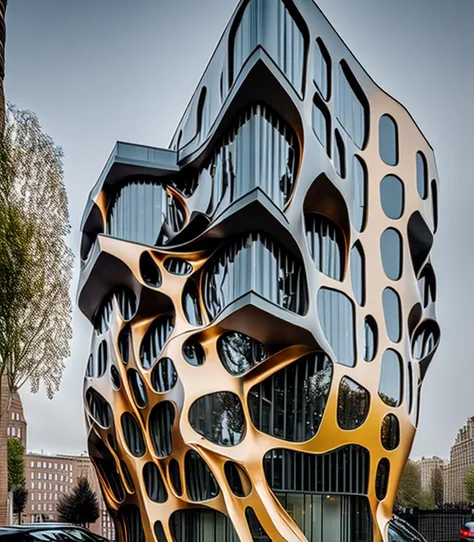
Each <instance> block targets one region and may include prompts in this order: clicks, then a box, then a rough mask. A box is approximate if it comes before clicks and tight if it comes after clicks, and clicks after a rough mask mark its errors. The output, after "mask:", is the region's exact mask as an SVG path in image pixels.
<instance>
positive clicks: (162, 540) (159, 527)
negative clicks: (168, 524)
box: [153, 521, 168, 542]
mask: <svg viewBox="0 0 474 542" xmlns="http://www.w3.org/2000/svg"><path fill="white" fill-rule="evenodd" d="M153 530H154V531H155V536H156V540H157V542H168V539H167V538H166V534H165V530H164V529H163V524H162V523H161V521H155V525H154V527H153Z"/></svg>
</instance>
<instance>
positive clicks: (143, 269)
mask: <svg viewBox="0 0 474 542" xmlns="http://www.w3.org/2000/svg"><path fill="white" fill-rule="evenodd" d="M140 274H141V276H142V279H143V281H144V282H145V284H146V285H148V286H150V287H151V288H159V287H160V286H161V272H160V269H159V267H158V265H157V264H156V262H155V260H154V259H153V257H152V256H151V254H150V253H149V252H144V253H143V254H142V255H141V256H140Z"/></svg>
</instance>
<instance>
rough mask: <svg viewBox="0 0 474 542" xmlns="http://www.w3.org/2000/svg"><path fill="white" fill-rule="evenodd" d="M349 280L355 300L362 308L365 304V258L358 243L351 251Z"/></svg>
mask: <svg viewBox="0 0 474 542" xmlns="http://www.w3.org/2000/svg"><path fill="white" fill-rule="evenodd" d="M351 280H352V290H353V292H354V297H355V300H356V301H357V303H358V304H359V305H361V306H362V305H364V303H365V256H364V251H363V250H362V245H361V244H360V243H359V242H357V243H356V244H355V245H354V246H353V247H352V250H351Z"/></svg>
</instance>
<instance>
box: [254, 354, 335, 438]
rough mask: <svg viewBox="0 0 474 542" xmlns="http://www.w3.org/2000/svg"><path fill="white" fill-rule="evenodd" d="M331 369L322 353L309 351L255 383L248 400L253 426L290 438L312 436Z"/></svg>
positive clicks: (323, 406) (329, 385)
mask: <svg viewBox="0 0 474 542" xmlns="http://www.w3.org/2000/svg"><path fill="white" fill-rule="evenodd" d="M332 373H333V367H332V363H331V361H330V359H329V358H328V357H327V356H326V355H325V354H323V353H317V354H310V355H308V356H305V357H304V358H301V359H299V360H297V361H294V362H293V363H291V364H290V365H287V366H286V367H284V368H283V369H280V370H279V371H277V372H276V373H274V374H273V375H271V376H270V377H268V378H267V379H266V380H264V381H263V382H261V383H260V384H257V385H256V386H254V387H253V388H252V389H251V390H250V392H249V395H248V404H249V410H250V416H251V418H252V422H253V424H254V425H255V427H256V428H257V429H258V430H259V431H262V432H263V433H266V434H268V435H272V436H274V437H277V438H280V439H283V440H288V441H290V442H304V441H306V440H309V439H310V438H312V437H314V435H316V433H317V432H318V429H319V426H320V424H321V420H322V417H323V414H324V410H325V408H326V403H327V399H328V395H329V391H330V389H331V382H332Z"/></svg>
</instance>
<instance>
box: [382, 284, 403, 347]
mask: <svg viewBox="0 0 474 542" xmlns="http://www.w3.org/2000/svg"><path fill="white" fill-rule="evenodd" d="M382 301H383V312H384V316H385V327H386V328H387V334H388V338H389V339H390V340H391V341H392V342H394V343H397V342H398V341H399V340H400V336H401V318H402V315H401V307H400V298H399V297H398V294H397V293H396V292H395V290H392V289H391V288H385V290H384V291H383V295H382Z"/></svg>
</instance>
